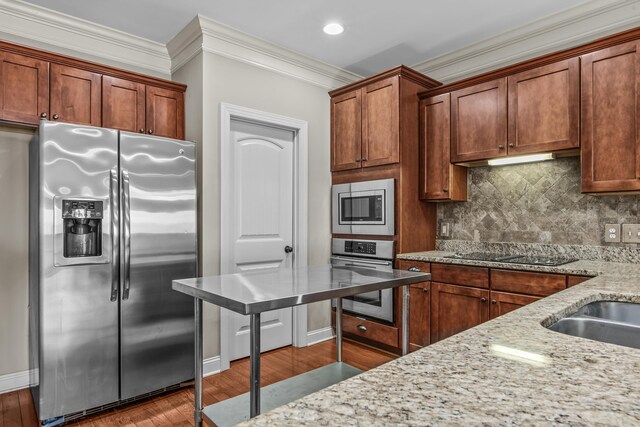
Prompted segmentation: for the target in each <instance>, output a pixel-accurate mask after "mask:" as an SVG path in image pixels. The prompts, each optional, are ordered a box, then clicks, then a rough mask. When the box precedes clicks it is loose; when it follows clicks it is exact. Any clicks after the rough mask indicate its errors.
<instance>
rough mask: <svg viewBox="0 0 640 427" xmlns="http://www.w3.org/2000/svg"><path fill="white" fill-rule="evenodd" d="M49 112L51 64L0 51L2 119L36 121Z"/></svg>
mask: <svg viewBox="0 0 640 427" xmlns="http://www.w3.org/2000/svg"><path fill="white" fill-rule="evenodd" d="M48 114H49V63H48V62H46V61H40V60H38V59H33V58H30V57H28V56H22V55H15V54H13V53H8V52H0V119H2V120H8V121H12V122H19V123H27V124H37V123H38V121H39V120H40V118H41V117H47V116H48Z"/></svg>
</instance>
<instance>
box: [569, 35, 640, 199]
mask: <svg viewBox="0 0 640 427" xmlns="http://www.w3.org/2000/svg"><path fill="white" fill-rule="evenodd" d="M639 50H640V42H639V41H632V42H628V43H624V44H621V45H618V46H613V47H609V48H606V49H601V50H598V51H595V52H592V53H588V54H586V55H583V56H582V57H581V63H582V135H581V136H582V192H586V193H597V192H614V191H616V192H617V191H637V190H640V127H638V117H639V115H640V110H639V108H640V52H639Z"/></svg>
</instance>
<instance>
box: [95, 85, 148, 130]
mask: <svg viewBox="0 0 640 427" xmlns="http://www.w3.org/2000/svg"><path fill="white" fill-rule="evenodd" d="M144 94H145V87H144V85H143V84H141V83H136V82H132V81H129V80H124V79H118V78H115V77H110V76H103V77H102V125H103V126H104V127H107V128H113V129H120V130H126V131H129V132H141V133H144V132H145V107H144V105H145V97H144Z"/></svg>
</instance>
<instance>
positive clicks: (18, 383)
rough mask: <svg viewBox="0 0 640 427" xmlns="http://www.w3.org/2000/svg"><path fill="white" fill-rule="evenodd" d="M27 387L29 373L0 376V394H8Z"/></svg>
mask: <svg viewBox="0 0 640 427" xmlns="http://www.w3.org/2000/svg"><path fill="white" fill-rule="evenodd" d="M27 387H29V371H22V372H16V373H13V374H7V375H0V393H8V392H10V391H15V390H20V389H21V388H27Z"/></svg>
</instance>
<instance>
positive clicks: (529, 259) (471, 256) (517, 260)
mask: <svg viewBox="0 0 640 427" xmlns="http://www.w3.org/2000/svg"><path fill="white" fill-rule="evenodd" d="M445 258H450V259H465V260H473V261H493V262H506V263H509V264H528V265H548V266H556V265H563V264H568V263H570V262H574V261H577V259H573V258H563V257H546V256H525V255H505V254H494V253H489V252H470V253H466V254H455V255H448V256H446V257H445Z"/></svg>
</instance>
